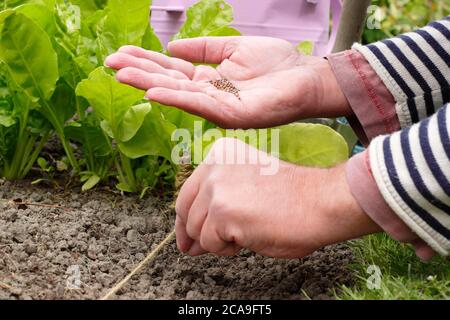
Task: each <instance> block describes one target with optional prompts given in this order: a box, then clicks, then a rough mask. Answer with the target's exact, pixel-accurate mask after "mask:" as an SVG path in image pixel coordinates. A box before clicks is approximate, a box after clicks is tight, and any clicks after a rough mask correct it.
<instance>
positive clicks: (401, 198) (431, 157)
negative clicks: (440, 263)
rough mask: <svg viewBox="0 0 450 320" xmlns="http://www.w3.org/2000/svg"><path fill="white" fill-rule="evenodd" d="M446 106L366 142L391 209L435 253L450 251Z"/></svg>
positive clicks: (449, 141)
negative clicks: (390, 132)
mask: <svg viewBox="0 0 450 320" xmlns="http://www.w3.org/2000/svg"><path fill="white" fill-rule="evenodd" d="M449 133H450V105H447V106H445V107H443V108H440V109H439V111H438V112H437V113H436V114H434V115H433V116H432V117H430V118H427V119H425V120H422V121H421V122H419V123H418V124H415V125H413V126H411V127H409V128H405V129H403V130H401V131H399V132H397V133H394V134H393V135H391V136H380V137H378V138H376V139H374V140H373V141H372V143H371V145H370V149H369V155H370V166H371V169H372V172H373V176H374V178H375V180H376V183H377V186H378V188H379V190H380V192H381V194H382V196H383V198H384V199H385V200H386V202H387V203H388V205H389V206H390V207H391V208H392V209H393V211H394V212H395V213H396V214H397V215H398V216H399V217H400V218H401V219H402V220H403V221H404V222H405V223H406V224H407V225H408V226H409V227H410V228H411V229H412V231H414V232H415V233H416V234H417V235H418V236H419V237H420V238H422V239H423V240H424V241H426V242H427V244H428V245H430V246H431V247H432V248H433V249H434V250H435V251H436V252H437V253H439V254H441V255H449V254H450V135H449Z"/></svg>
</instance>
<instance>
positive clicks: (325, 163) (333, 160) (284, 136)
mask: <svg viewBox="0 0 450 320" xmlns="http://www.w3.org/2000/svg"><path fill="white" fill-rule="evenodd" d="M280 158H281V159H282V160H285V161H287V162H291V163H295V164H299V165H302V166H307V167H319V168H327V167H332V166H334V165H336V164H339V163H342V162H344V161H345V160H347V159H348V146H347V143H346V141H345V139H344V138H343V137H342V136H341V135H340V134H338V133H337V132H336V131H334V130H333V129H331V128H330V127H327V126H324V125H320V124H310V123H295V124H291V125H287V126H283V127H280Z"/></svg>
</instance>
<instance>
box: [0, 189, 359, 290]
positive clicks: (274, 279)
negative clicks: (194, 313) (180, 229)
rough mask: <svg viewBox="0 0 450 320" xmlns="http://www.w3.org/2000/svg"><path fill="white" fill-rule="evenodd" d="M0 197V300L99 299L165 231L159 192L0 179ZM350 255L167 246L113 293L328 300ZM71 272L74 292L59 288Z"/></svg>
mask: <svg viewBox="0 0 450 320" xmlns="http://www.w3.org/2000/svg"><path fill="white" fill-rule="evenodd" d="M0 199H2V201H1V202H0V299H98V298H101V297H102V296H103V295H104V294H106V293H107V292H108V290H109V289H110V288H112V287H113V286H114V284H115V283H117V282H118V281H119V280H121V279H122V278H123V277H124V276H126V275H127V274H128V273H129V272H130V270H132V269H133V267H134V266H135V265H136V264H138V263H139V262H140V261H142V260H143V259H144V258H145V256H146V255H147V254H148V253H149V252H150V251H151V249H152V248H155V247H156V246H157V245H158V244H159V243H160V242H161V241H162V240H163V239H164V238H165V237H166V236H167V234H168V233H169V232H170V231H171V229H172V228H173V220H174V214H173V212H172V211H171V210H170V209H168V207H169V203H171V201H172V200H171V199H168V198H161V197H156V196H149V197H146V198H145V199H144V200H139V199H137V198H136V197H124V196H121V195H120V194H117V192H114V191H112V189H111V190H109V189H108V188H103V189H101V190H99V189H97V190H95V191H91V192H88V193H83V194H81V193H80V192H79V190H78V189H77V188H70V187H69V188H66V190H62V189H57V188H50V187H43V186H32V185H31V184H30V181H23V182H8V181H3V180H2V181H1V183H0ZM14 200H15V201H16V202H14ZM18 202H21V203H23V204H18ZM351 260H352V254H351V251H350V249H348V248H347V247H346V246H345V245H341V246H335V247H329V248H326V249H324V250H322V251H319V252H317V253H315V254H313V255H312V256H311V257H308V258H305V259H302V260H299V259H295V260H275V259H269V258H263V257H260V256H256V255H254V254H252V253H250V252H243V253H241V254H240V255H239V256H237V257H233V258H220V257H216V256H213V255H208V256H203V257H198V258H191V257H188V256H185V255H182V254H180V253H179V252H178V250H177V249H176V246H175V244H174V243H173V242H172V243H170V244H169V245H167V246H166V247H165V248H164V249H163V251H162V252H161V253H160V254H159V256H158V257H157V258H156V260H154V261H153V262H152V263H150V264H149V265H148V266H146V267H145V268H144V270H143V271H142V272H141V273H139V274H138V275H136V276H135V277H133V279H132V281H130V282H129V283H128V284H127V285H126V286H125V287H124V288H123V289H122V290H121V291H119V293H118V295H117V296H116V297H117V298H118V299H305V298H307V297H309V298H313V299H328V298H330V297H331V296H332V290H333V289H334V288H338V287H340V286H341V285H342V284H349V283H350V282H351V276H350V270H349V269H348V265H349V263H350V262H351ZM77 268H78V270H79V271H80V275H81V279H80V280H81V285H80V288H79V289H75V288H73V287H72V288H71V287H70V286H69V287H67V284H69V285H73V284H74V283H75V284H76V282H74V281H69V282H68V281H67V280H68V279H69V280H71V279H72V280H73V276H74V275H76V273H75V271H74V270H77Z"/></svg>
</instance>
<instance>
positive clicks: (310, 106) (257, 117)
mask: <svg viewBox="0 0 450 320" xmlns="http://www.w3.org/2000/svg"><path fill="white" fill-rule="evenodd" d="M168 51H169V52H170V54H171V56H172V57H168V56H165V55H163V54H161V53H157V52H153V51H147V50H144V49H142V48H139V47H134V46H125V47H122V48H121V49H120V50H119V51H118V52H117V53H115V54H113V55H111V56H109V57H108V58H107V59H106V61H105V64H106V65H107V66H109V67H111V68H113V69H116V70H118V73H117V79H118V80H119V81H120V82H123V83H126V84H129V85H131V86H134V87H137V88H139V89H143V90H146V91H147V94H146V97H147V98H148V99H150V100H153V101H157V102H160V103H162V104H165V105H168V106H174V107H178V108H180V109H183V110H185V111H187V112H189V113H193V114H196V115H199V116H201V117H203V118H206V119H208V120H210V121H212V122H214V123H216V124H218V125H220V126H222V127H224V128H243V129H246V128H262V127H273V126H276V125H281V124H286V123H291V122H293V121H297V120H300V119H304V118H313V117H336V116H346V115H350V114H351V110H350V108H349V106H348V102H347V100H346V98H345V96H344V95H343V93H342V91H341V89H340V87H339V84H338V83H337V80H336V78H335V76H334V74H333V72H332V70H331V67H330V65H329V63H328V61H327V60H325V59H322V58H318V57H311V56H303V55H300V54H299V52H298V51H297V49H296V48H295V47H294V46H292V45H291V44H290V43H288V42H286V41H284V40H280V39H275V38H265V37H209V38H195V39H186V40H178V41H174V42H172V43H170V44H169V46H168ZM193 63H205V64H214V65H218V66H217V67H216V68H214V67H211V66H205V65H197V66H196V65H194V64H193ZM219 79H227V80H229V81H230V82H231V83H232V84H233V85H234V86H235V87H236V88H237V89H238V90H239V91H240V92H239V97H237V96H236V95H235V94H232V93H228V92H225V91H221V90H218V89H217V88H216V87H215V86H214V85H212V84H211V83H210V81H214V80H219Z"/></svg>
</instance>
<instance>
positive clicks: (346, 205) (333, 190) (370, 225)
mask: <svg viewBox="0 0 450 320" xmlns="http://www.w3.org/2000/svg"><path fill="white" fill-rule="evenodd" d="M321 176H322V177H321V179H320V181H321V183H320V186H321V187H320V189H321V190H318V191H319V192H320V191H321V192H320V194H319V197H320V199H321V212H322V215H321V216H322V219H321V224H323V225H324V226H326V227H324V228H323V229H322V230H323V232H322V239H321V240H320V241H321V242H322V243H323V244H324V245H328V244H332V243H339V242H343V241H347V240H351V239H355V238H359V237H362V236H365V235H368V234H372V233H377V232H381V231H382V229H381V228H380V227H379V226H378V225H377V224H376V223H375V222H374V221H373V220H372V219H371V218H370V217H369V216H368V215H367V214H366V213H365V212H364V210H363V209H362V208H361V207H360V205H359V204H358V202H357V200H356V199H355V197H354V196H353V195H352V192H351V190H350V186H349V184H348V182H347V178H346V171H345V165H340V166H337V167H335V168H332V169H327V170H323V171H322V173H321Z"/></svg>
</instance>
